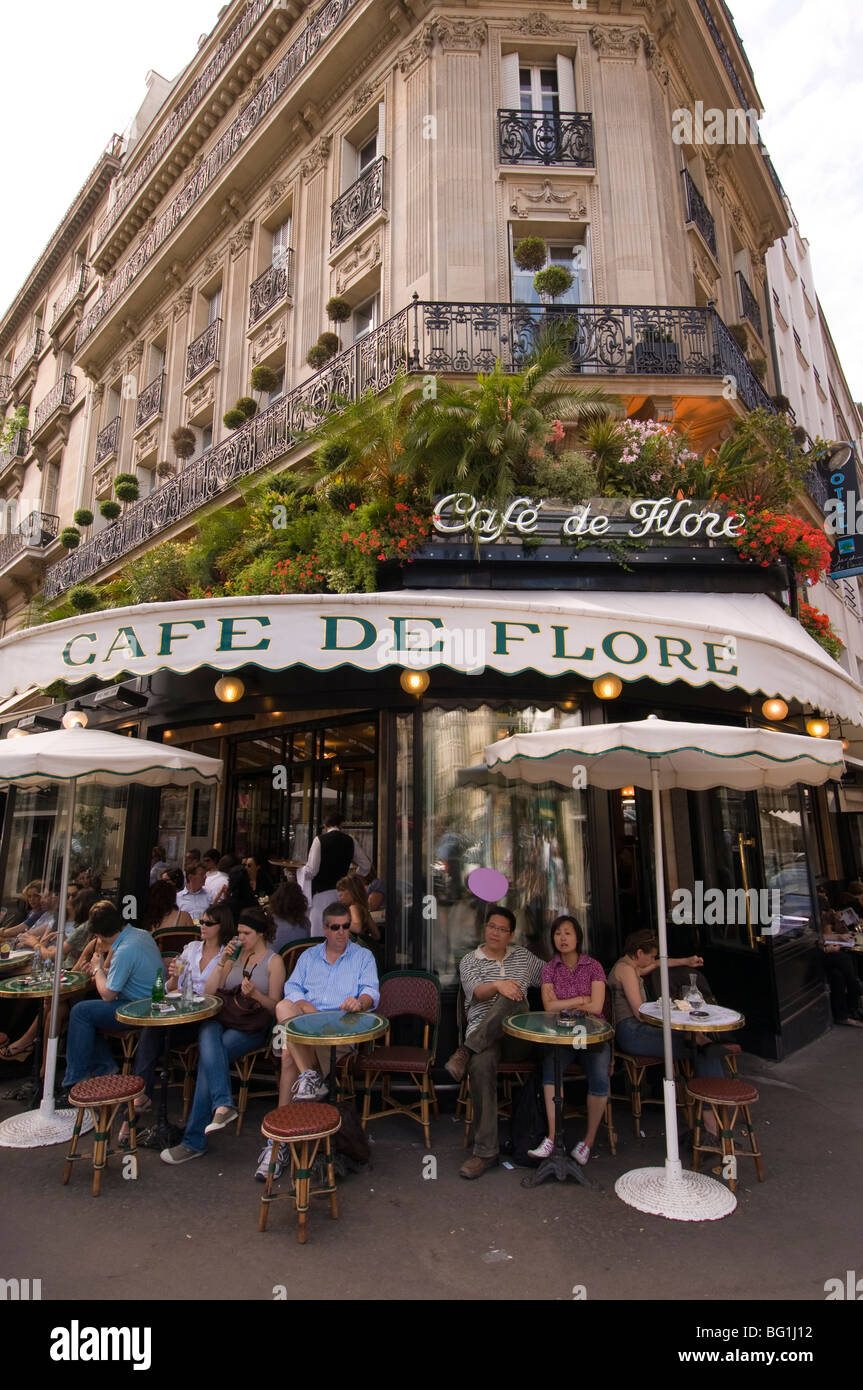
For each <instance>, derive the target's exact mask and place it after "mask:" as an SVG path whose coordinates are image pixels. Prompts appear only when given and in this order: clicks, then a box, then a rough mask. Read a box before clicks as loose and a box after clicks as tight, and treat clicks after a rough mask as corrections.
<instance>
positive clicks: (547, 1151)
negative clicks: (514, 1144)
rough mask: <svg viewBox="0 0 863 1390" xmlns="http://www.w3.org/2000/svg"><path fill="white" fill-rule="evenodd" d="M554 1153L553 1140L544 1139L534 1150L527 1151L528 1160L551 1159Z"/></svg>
mask: <svg viewBox="0 0 863 1390" xmlns="http://www.w3.org/2000/svg"><path fill="white" fill-rule="evenodd" d="M553 1153H554V1140H553V1139H549V1138H545V1139H543V1141H542V1143H541V1144H537V1146H536V1148H535V1149H528V1151H527V1156H528V1158H551V1156H552V1154H553Z"/></svg>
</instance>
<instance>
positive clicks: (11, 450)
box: [0, 430, 30, 478]
mask: <svg viewBox="0 0 863 1390" xmlns="http://www.w3.org/2000/svg"><path fill="white" fill-rule="evenodd" d="M29 451H30V431H29V430H19V431H18V433H17V434H16V435H15V437H14V439H13V440H12V443H11V444H10V445H9V446H8V448H6V449H4V450H3V452H2V453H0V478H2V477H3V474H4V473H5V472H6V469H7V468H9V466H10V465H11V464H13V463H16V462H17V461H18V460H20V459H23V458H26V457H27V454H28V453H29Z"/></svg>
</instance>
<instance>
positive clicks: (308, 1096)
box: [291, 1071, 328, 1100]
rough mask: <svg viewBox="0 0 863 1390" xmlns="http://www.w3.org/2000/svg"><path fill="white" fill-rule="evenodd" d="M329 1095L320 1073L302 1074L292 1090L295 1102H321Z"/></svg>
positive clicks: (307, 1072)
mask: <svg viewBox="0 0 863 1390" xmlns="http://www.w3.org/2000/svg"><path fill="white" fill-rule="evenodd" d="M327 1093H328V1088H327V1086H326V1084H325V1082H324V1078H323V1077H322V1076H321V1073H320V1072H319V1071H304V1072H302V1073H301V1075H300V1076H299V1078H298V1079H297V1081H295V1083H294V1086H293V1088H292V1090H291V1098H292V1099H293V1100H321V1099H322V1098H323V1097H324V1096H325V1095H327Z"/></svg>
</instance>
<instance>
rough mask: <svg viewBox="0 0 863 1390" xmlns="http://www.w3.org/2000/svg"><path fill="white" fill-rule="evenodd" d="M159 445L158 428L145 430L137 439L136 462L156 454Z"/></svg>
mask: <svg viewBox="0 0 863 1390" xmlns="http://www.w3.org/2000/svg"><path fill="white" fill-rule="evenodd" d="M158 447H159V431H158V429H149V430H144V431H143V433H142V434H139V436H138V438H137V439H136V440H135V462H136V463H140V462H141V461H142V460H143V459H146V458H149V457H150V455H151V454H155V452H156V450H157V448H158Z"/></svg>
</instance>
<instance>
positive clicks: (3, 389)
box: [0, 376, 12, 405]
mask: <svg viewBox="0 0 863 1390" xmlns="http://www.w3.org/2000/svg"><path fill="white" fill-rule="evenodd" d="M11 391H12V378H11V376H0V405H5V403H6V401H7V400H8V399H9V396H10V393H11Z"/></svg>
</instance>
